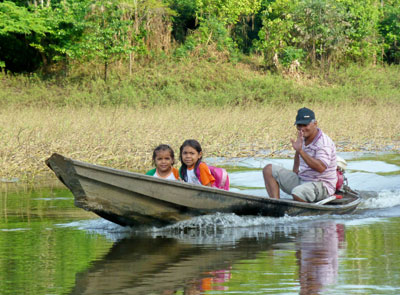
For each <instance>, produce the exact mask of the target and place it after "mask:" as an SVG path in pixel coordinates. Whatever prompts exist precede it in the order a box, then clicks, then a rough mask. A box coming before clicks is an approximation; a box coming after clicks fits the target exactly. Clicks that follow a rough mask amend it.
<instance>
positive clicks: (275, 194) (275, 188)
mask: <svg viewBox="0 0 400 295" xmlns="http://www.w3.org/2000/svg"><path fill="white" fill-rule="evenodd" d="M263 176H264V183H265V188H266V189H267V193H268V195H269V197H270V198H273V199H279V198H280V195H279V185H278V182H277V181H276V180H275V178H274V177H273V176H272V164H268V165H267V166H265V167H264V169H263Z"/></svg>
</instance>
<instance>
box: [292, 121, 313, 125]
mask: <svg viewBox="0 0 400 295" xmlns="http://www.w3.org/2000/svg"><path fill="white" fill-rule="evenodd" d="M311 121H312V120H298V121H296V122H295V123H294V125H308V124H310V123H311Z"/></svg>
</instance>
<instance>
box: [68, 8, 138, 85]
mask: <svg viewBox="0 0 400 295" xmlns="http://www.w3.org/2000/svg"><path fill="white" fill-rule="evenodd" d="M118 5H119V2H118V1H116V0H110V1H108V0H100V1H95V2H93V3H92V5H91V7H90V11H89V13H88V15H87V18H86V22H85V24H84V26H85V28H84V34H83V36H82V41H81V42H80V43H78V44H76V46H74V47H72V48H71V52H73V55H74V56H76V57H77V58H83V59H85V60H92V59H95V60H99V61H101V62H102V63H103V65H104V76H103V78H104V80H105V81H106V80H107V75H108V67H109V65H110V63H112V62H114V61H115V60H118V59H120V58H121V57H122V56H123V55H128V54H129V53H130V52H131V51H132V50H133V49H132V47H131V45H130V44H129V39H128V30H129V26H130V24H131V21H130V20H125V19H123V11H122V10H121V9H119V6H118Z"/></svg>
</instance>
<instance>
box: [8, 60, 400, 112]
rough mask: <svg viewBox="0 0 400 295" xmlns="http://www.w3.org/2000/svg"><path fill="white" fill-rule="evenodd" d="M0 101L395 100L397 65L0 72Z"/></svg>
mask: <svg viewBox="0 0 400 295" xmlns="http://www.w3.org/2000/svg"><path fill="white" fill-rule="evenodd" d="M0 86H1V87H0V104H1V105H10V104H17V105H24V106H26V105H29V106H73V107H80V106H118V105H123V106H133V107H152V106H155V105H158V106H159V105H169V104H171V103H174V104H189V105H201V106H226V105H230V106H237V105H240V106H246V105H253V104H258V105H269V104H277V105H281V104H283V105H287V104H292V103H328V104H338V103H343V102H350V103H367V104H376V103H380V102H385V103H400V91H399V89H400V66H386V67H369V68H363V67H357V66H352V67H349V68H346V69H340V70H336V71H334V72H331V73H329V75H327V74H324V75H320V74H311V73H303V72H299V73H296V75H294V76H284V75H278V74H271V73H269V72H264V71H262V70H260V69H258V68H256V67H254V66H252V65H249V64H243V63H242V64H235V65H234V64H230V63H211V62H206V61H185V62H179V63H178V62H167V61H164V62H161V63H157V64H156V65H151V64H150V65H148V66H138V67H137V68H136V69H135V71H134V74H133V75H132V76H129V75H122V74H120V75H119V76H118V75H117V74H114V76H111V78H110V80H109V81H107V83H105V82H104V81H103V80H101V79H95V80H93V79H90V78H88V77H82V76H80V75H78V74H76V75H73V74H72V75H71V76H70V77H68V78H65V79H62V80H57V79H55V78H54V79H53V80H41V79H39V78H38V77H36V76H33V77H25V76H16V77H14V76H5V75H4V74H0Z"/></svg>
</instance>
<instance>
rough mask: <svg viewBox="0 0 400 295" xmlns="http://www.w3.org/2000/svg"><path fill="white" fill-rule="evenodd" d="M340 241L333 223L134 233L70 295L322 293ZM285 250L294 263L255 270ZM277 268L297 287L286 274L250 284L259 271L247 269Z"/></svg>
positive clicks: (79, 279)
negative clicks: (247, 292)
mask: <svg viewBox="0 0 400 295" xmlns="http://www.w3.org/2000/svg"><path fill="white" fill-rule="evenodd" d="M294 223H296V222H294ZM343 236H344V228H343V226H342V225H340V224H336V223H335V222H333V221H325V222H318V223H317V222H315V221H313V222H310V221H308V222H306V223H300V224H296V225H293V223H292V224H291V225H288V224H284V225H278V226H276V225H272V226H263V227H253V228H234V229H229V228H224V229H221V230H218V229H217V230H216V231H214V232H213V233H211V234H210V233H208V234H205V233H204V232H201V231H199V230H192V231H191V232H189V233H187V232H186V233H182V232H177V233H175V234H174V233H171V232H169V233H165V232H158V233H151V234H135V235H134V236H131V237H129V238H125V239H123V240H121V241H118V242H116V243H115V244H114V246H113V247H112V248H111V249H110V251H109V253H108V254H106V256H105V257H103V258H102V259H101V260H99V261H95V262H94V263H93V264H92V266H91V268H90V269H88V270H87V271H85V272H82V273H79V274H78V275H77V276H76V284H75V287H74V289H73V290H72V292H71V294H135V295H140V294H146V295H147V294H157V295H158V294H160V295H170V294H205V293H206V291H214V292H217V293H218V294H223V293H224V292H225V291H226V292H234V293H235V292H236V293H242V294H244V293H246V292H244V291H243V290H248V291H249V292H250V291H251V292H254V291H258V292H261V290H262V291H263V292H264V293H265V292H266V293H265V294H273V292H274V291H273V290H274V289H270V290H269V291H268V288H275V291H276V288H277V287H278V288H280V286H281V287H282V290H281V291H282V292H283V291H284V290H285V289H286V288H287V287H288V284H289V285H290V288H291V289H292V291H294V294H296V293H298V292H300V294H318V293H319V292H320V291H321V290H323V288H324V286H327V285H331V284H335V282H336V279H337V275H338V247H339V246H340V245H343V243H341V241H342V239H343ZM282 251H286V252H285V253H287V255H289V256H291V257H292V258H291V259H290V260H289V261H291V262H290V263H291V265H289V266H288V265H287V264H286V265H280V264H278V265H275V266H274V267H273V268H268V266H267V264H268V262H267V263H266V262H265V261H261V264H264V266H261V270H260V267H256V268H254V269H251V265H253V264H257V263H258V264H259V263H260V259H258V258H257V257H260V256H263V253H268V254H267V255H268V256H270V255H273V256H277V257H275V258H278V256H279V255H282ZM279 252H280V254H279ZM293 253H296V254H295V255H294V254H293ZM294 256H295V257H294ZM256 259H258V262H255V261H256ZM296 263H298V267H296ZM244 266H245V267H244ZM258 266H259V265H258ZM263 267H265V268H268V271H263V269H262V268H263ZM279 268H280V271H281V273H282V270H283V268H285V269H284V271H285V272H286V273H288V272H293V275H290V278H291V280H292V282H289V283H288V276H287V275H286V277H285V279H284V280H283V279H282V278H280V279H279V278H278V277H274V280H275V282H271V280H270V277H268V278H267V279H265V278H261V279H259V278H258V281H252V280H253V279H254V278H253V277H255V276H256V274H255V275H254V276H252V275H250V276H249V275H248V272H249V269H250V271H251V272H253V273H254V272H255V273H262V272H264V273H267V272H271V271H270V269H275V270H277V271H278V270H279ZM244 272H247V273H246V274H245V273H244ZM297 272H298V273H297ZM232 273H234V275H232ZM233 278H234V282H233ZM246 278H247V279H246ZM249 280H250V281H249ZM266 281H268V284H267V285H266V284H265V283H266ZM283 281H284V282H283ZM263 284H264V285H263ZM272 285H273V286H272ZM257 288H258V289H257ZM263 292H262V293H263ZM278 293H281V292H278Z"/></svg>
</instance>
